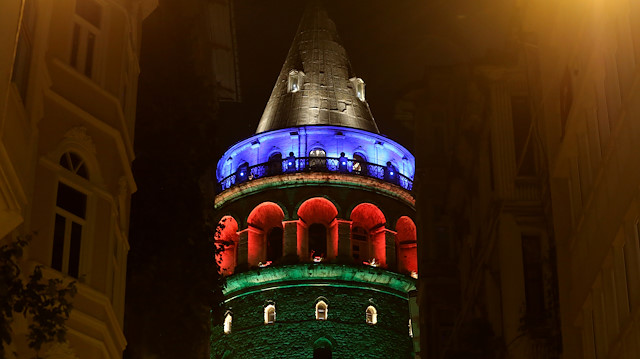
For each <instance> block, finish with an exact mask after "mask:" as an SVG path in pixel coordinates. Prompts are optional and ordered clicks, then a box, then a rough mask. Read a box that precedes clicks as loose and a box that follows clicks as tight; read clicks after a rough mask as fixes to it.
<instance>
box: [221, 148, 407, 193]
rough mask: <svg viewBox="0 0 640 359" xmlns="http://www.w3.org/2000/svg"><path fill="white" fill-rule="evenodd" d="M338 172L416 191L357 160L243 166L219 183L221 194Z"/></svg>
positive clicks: (384, 169) (388, 170)
mask: <svg viewBox="0 0 640 359" xmlns="http://www.w3.org/2000/svg"><path fill="white" fill-rule="evenodd" d="M302 172H337V173H345V174H350V175H355V176H363V177H371V178H377V179H379V180H383V181H385V182H389V183H392V184H395V185H397V186H400V187H402V188H404V189H406V190H408V191H411V190H412V189H413V180H412V179H411V178H409V177H407V176H405V175H402V174H400V173H399V172H398V171H397V170H396V169H395V168H393V167H390V166H381V165H377V164H374V163H369V162H364V161H358V160H354V159H344V158H343V159H342V160H341V159H340V158H335V157H296V158H285V159H283V160H277V161H270V162H265V163H259V164H257V165H253V166H240V167H238V169H237V170H236V172H235V173H232V174H231V175H229V176H227V177H225V178H223V179H222V180H221V181H220V182H218V188H217V190H218V193H220V192H222V191H224V190H226V189H229V188H231V187H233V186H235V185H238V184H241V183H245V182H249V181H253V180H256V179H258V178H265V177H271V176H278V175H281V174H286V173H302Z"/></svg>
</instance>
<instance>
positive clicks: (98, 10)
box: [69, 0, 103, 78]
mask: <svg viewBox="0 0 640 359" xmlns="http://www.w3.org/2000/svg"><path fill="white" fill-rule="evenodd" d="M102 20H103V8H102V5H100V4H99V3H98V2H97V1H95V0H77V1H76V8H75V16H74V23H73V30H72V34H71V53H70V55H69V65H71V66H72V67H74V68H75V69H76V70H78V71H80V72H81V73H83V74H84V75H85V76H87V77H89V78H93V77H94V75H95V62H96V59H97V57H98V56H97V53H96V51H97V49H98V38H99V37H100V28H101V26H102Z"/></svg>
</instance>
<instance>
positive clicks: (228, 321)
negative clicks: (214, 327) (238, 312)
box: [224, 313, 233, 334]
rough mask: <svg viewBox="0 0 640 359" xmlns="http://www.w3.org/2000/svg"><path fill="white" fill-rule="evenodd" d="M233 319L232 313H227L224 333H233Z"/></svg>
mask: <svg viewBox="0 0 640 359" xmlns="http://www.w3.org/2000/svg"><path fill="white" fill-rule="evenodd" d="M232 321H233V317H232V316H231V313H227V314H226V315H225V316H224V334H229V333H231V323H232Z"/></svg>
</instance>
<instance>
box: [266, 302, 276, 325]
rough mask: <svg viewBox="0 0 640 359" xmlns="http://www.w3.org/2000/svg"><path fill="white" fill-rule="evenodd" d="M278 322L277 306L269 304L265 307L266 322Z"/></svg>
mask: <svg viewBox="0 0 640 359" xmlns="http://www.w3.org/2000/svg"><path fill="white" fill-rule="evenodd" d="M275 322H276V306H275V304H269V305H267V306H266V307H264V324H273V323H275Z"/></svg>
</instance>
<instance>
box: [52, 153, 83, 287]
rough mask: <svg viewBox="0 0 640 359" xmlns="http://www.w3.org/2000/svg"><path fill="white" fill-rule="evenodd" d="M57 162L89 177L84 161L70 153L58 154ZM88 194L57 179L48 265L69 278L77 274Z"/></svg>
mask: <svg viewBox="0 0 640 359" xmlns="http://www.w3.org/2000/svg"><path fill="white" fill-rule="evenodd" d="M59 163H60V165H61V166H62V167H63V168H65V169H67V170H69V171H70V172H71V173H73V174H75V175H77V176H80V177H82V178H85V179H88V177H89V174H88V172H87V169H86V166H85V164H84V160H83V159H82V158H81V157H80V156H78V155H77V154H75V153H73V152H66V153H64V154H63V155H62V156H61V157H60V161H59ZM86 212H87V194H86V193H84V192H82V191H80V190H79V189H77V188H76V187H74V186H72V185H71V183H69V184H67V183H64V182H61V181H59V182H58V189H57V192H56V207H55V219H54V226H53V250H52V253H51V268H53V269H56V270H58V271H60V272H62V273H66V274H68V275H69V276H71V277H75V278H78V276H79V274H80V253H81V249H82V247H81V244H82V236H83V228H84V227H85V225H86Z"/></svg>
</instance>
